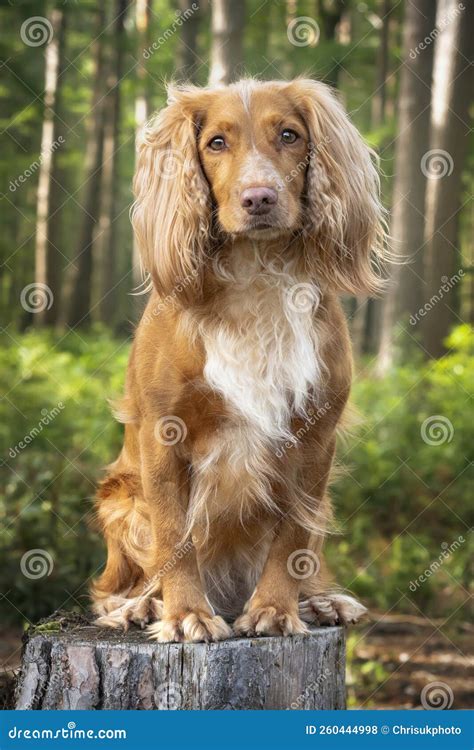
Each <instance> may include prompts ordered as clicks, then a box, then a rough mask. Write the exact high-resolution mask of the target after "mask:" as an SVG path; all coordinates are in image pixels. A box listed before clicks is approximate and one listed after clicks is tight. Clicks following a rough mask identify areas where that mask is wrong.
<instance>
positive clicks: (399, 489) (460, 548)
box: [327, 325, 474, 615]
mask: <svg viewBox="0 0 474 750" xmlns="http://www.w3.org/2000/svg"><path fill="white" fill-rule="evenodd" d="M447 345H448V346H449V347H450V353H449V354H448V355H447V356H445V357H444V358H443V359H441V360H438V361H433V362H428V363H420V364H419V365H416V364H415V365H414V364H413V363H410V364H405V365H402V366H400V367H397V368H396V369H394V370H393V371H392V372H391V373H389V375H388V376H387V377H386V378H384V379H383V380H379V379H375V378H373V377H370V376H369V377H367V376H364V377H362V376H359V377H356V382H355V385H354V389H353V402H354V403H355V404H356V406H357V408H358V409H359V410H360V412H361V422H362V424H363V427H362V428H361V429H360V430H359V431H358V433H357V435H356V436H354V437H353V438H352V440H351V441H350V443H349V444H348V445H343V446H342V449H341V451H340V458H341V461H342V463H343V464H345V465H349V467H350V468H349V471H348V473H347V475H346V476H345V477H344V478H343V479H342V480H341V481H339V482H338V483H337V485H336V487H335V489H334V495H335V501H336V508H337V513H338V517H339V520H340V522H341V525H342V527H343V531H344V536H343V537H338V538H336V539H333V540H332V541H331V540H329V541H328V545H327V549H328V553H329V555H330V558H331V563H332V567H333V568H334V570H335V571H336V575H337V579H338V582H339V583H341V584H343V585H345V586H347V587H349V588H350V589H352V590H353V591H354V592H355V593H356V594H359V595H360V596H361V597H362V598H364V599H366V600H367V601H368V602H369V603H371V604H372V605H373V606H376V607H378V608H381V609H384V610H386V609H389V608H391V607H394V608H395V607H396V609H397V610H398V611H400V610H404V611H412V612H415V613H416V612H417V610H419V612H423V613H430V612H431V613H432V614H433V613H434V612H436V613H437V614H438V615H439V614H442V613H445V614H448V613H451V612H453V611H454V610H455V609H456V607H458V606H461V605H464V603H465V600H466V598H467V593H466V592H467V589H468V586H469V580H470V573H469V560H470V555H469V543H468V534H469V525H470V523H471V522H472V517H471V519H470V513H471V507H472V501H471V498H472V460H473V458H474V455H473V453H474V423H473V420H472V374H473V368H474V333H473V332H472V330H471V329H470V328H469V326H467V325H465V326H460V327H459V328H457V329H456V330H455V331H453V333H452V335H451V336H450V337H449V339H448V341H447ZM460 538H462V539H464V540H465V541H460V542H459V541H458V542H457V543H456V540H458V539H460ZM453 544H454V545H455V549H453V550H452V551H450V550H451V545H453ZM471 555H472V550H471ZM436 562H438V563H440V564H439V567H438V566H437V565H435V568H436V570H435V571H434V572H433V571H430V572H429V574H428V575H425V576H424V577H425V578H426V580H418V577H419V576H420V575H424V572H425V570H427V569H429V568H430V565H431V564H432V563H436ZM410 584H411V587H410Z"/></svg>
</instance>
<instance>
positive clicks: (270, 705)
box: [16, 613, 345, 710]
mask: <svg viewBox="0 0 474 750" xmlns="http://www.w3.org/2000/svg"><path fill="white" fill-rule="evenodd" d="M344 671H345V639H344V631H343V629H342V628H340V627H326V628H316V629H313V630H312V631H311V633H310V634H309V635H306V636H302V635H299V636H293V637H288V638H279V637H265V638H234V639H230V640H227V641H221V642H219V643H209V644H207V643H184V644H182V643H164V644H163V643H157V642H156V641H150V640H148V638H147V637H146V635H145V633H143V632H142V631H140V630H138V629H131V630H130V631H129V632H128V633H123V632H120V631H112V630H104V629H101V628H98V627H96V626H94V625H92V624H91V623H90V621H89V620H88V619H87V618H84V617H82V616H75V615H71V614H64V613H56V614H55V615H53V616H51V617H50V618H48V619H47V620H45V621H43V622H41V623H40V624H39V625H38V626H35V627H32V628H30V629H29V631H28V632H27V634H26V636H25V644H24V650H23V656H22V665H21V672H20V676H19V680H18V685H17V691H16V708H17V709H42V710H46V709H158V710H162V709H207V710H209V709H343V708H345V684H344Z"/></svg>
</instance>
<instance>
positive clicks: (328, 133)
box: [132, 80, 384, 302]
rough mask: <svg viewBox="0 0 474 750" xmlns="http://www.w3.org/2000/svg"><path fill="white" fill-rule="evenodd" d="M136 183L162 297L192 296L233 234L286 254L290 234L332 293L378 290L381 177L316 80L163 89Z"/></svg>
mask: <svg viewBox="0 0 474 750" xmlns="http://www.w3.org/2000/svg"><path fill="white" fill-rule="evenodd" d="M134 190H135V195H136V201H135V204H134V208H133V213H132V222H133V226H134V229H135V234H136V238H137V241H138V246H139V248H140V251H141V256H142V261H143V265H144V267H145V269H146V270H147V271H148V272H149V273H150V275H151V277H152V279H153V282H154V285H155V287H156V289H157V290H158V291H159V293H160V294H161V295H162V296H163V295H164V296H167V295H169V294H173V295H174V296H176V290H177V289H178V291H179V294H180V298H181V299H183V301H184V300H187V301H188V302H192V301H193V300H195V299H196V296H198V295H199V294H200V293H201V290H202V286H203V285H202V281H203V277H204V273H205V271H206V269H208V273H212V269H210V262H209V261H210V257H211V256H212V255H213V253H215V252H218V250H219V246H222V245H223V244H226V243H227V244H228V243H229V242H233V241H234V240H235V238H239V237H240V238H242V237H243V238H245V237H248V238H250V239H251V240H252V241H255V240H257V241H261V242H264V243H265V242H267V241H271V242H272V243H274V244H275V243H277V244H278V241H279V239H280V238H281V252H295V251H296V250H295V243H294V242H292V241H290V240H293V239H296V240H297V244H298V252H299V253H300V254H301V256H302V263H303V265H304V268H305V269H306V271H307V273H309V274H310V276H314V279H315V281H316V282H317V283H319V284H321V285H323V286H327V287H331V288H333V289H334V290H336V291H346V292H349V293H350V294H360V293H364V292H374V291H378V289H379V288H380V279H379V277H378V276H377V275H375V274H374V270H373V267H372V261H373V258H374V255H375V256H377V255H378V254H380V252H381V248H382V245H383V239H384V229H383V220H382V219H383V210H382V207H381V205H380V202H379V180H378V175H377V172H376V169H375V167H374V165H373V163H372V160H371V152H370V149H368V147H367V146H366V145H365V143H364V141H363V140H362V138H361V137H360V135H359V133H358V132H357V130H356V129H355V127H354V126H353V125H352V123H351V122H350V120H349V118H348V117H347V115H346V113H345V112H344V109H343V107H342V105H341V104H340V102H339V101H338V100H337V98H336V97H335V96H334V94H333V93H332V92H331V90H330V89H329V88H328V87H327V86H325V85H324V84H322V83H318V82H316V81H310V80H307V81H304V80H297V81H293V82H291V83H285V82H283V81H274V82H258V81H241V82H239V83H236V84H232V85H231V86H228V87H225V88H219V89H199V88H197V87H186V88H180V89H170V91H169V104H168V106H167V107H165V108H164V109H163V110H161V112H160V113H159V114H158V115H157V116H156V117H155V118H153V119H152V120H151V122H150V123H149V124H148V125H147V127H146V128H145V130H144V132H143V134H142V137H141V142H140V145H139V150H138V160H137V170H136V173H135V180H134ZM188 282H189V283H188Z"/></svg>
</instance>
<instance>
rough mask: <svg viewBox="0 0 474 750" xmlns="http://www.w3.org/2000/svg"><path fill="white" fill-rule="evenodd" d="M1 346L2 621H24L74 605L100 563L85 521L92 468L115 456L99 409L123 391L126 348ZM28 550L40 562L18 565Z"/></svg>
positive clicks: (113, 427) (106, 342)
mask: <svg viewBox="0 0 474 750" xmlns="http://www.w3.org/2000/svg"><path fill="white" fill-rule="evenodd" d="M1 344H2V345H1V348H0V388H1V391H2V393H4V394H6V396H5V398H3V399H2V400H1V401H0V437H1V445H2V457H3V458H4V459H5V465H4V467H3V470H4V472H5V476H4V478H3V481H2V485H3V488H4V492H3V493H2V498H1V501H0V515H1V526H0V528H1V530H0V549H1V559H2V564H1V565H0V592H1V593H2V594H3V598H1V597H0V607H1V608H2V613H1V615H2V616H1V620H2V621H4V620H9V619H11V620H18V619H20V618H21V619H22V620H24V621H27V620H28V619H29V620H35V619H37V618H38V617H41V616H44V615H47V614H49V613H51V611H52V610H53V609H54V608H56V607H60V606H62V605H65V606H66V607H71V606H75V605H76V604H77V602H83V601H84V600H85V598H84V597H85V594H86V593H87V585H88V579H89V577H90V576H91V575H92V574H94V572H95V571H96V570H97V568H98V567H99V566H100V564H101V562H103V552H102V550H101V545H100V542H99V540H98V538H97V535H96V534H95V533H94V532H93V531H92V530H91V529H90V527H89V524H88V521H89V519H90V512H91V508H92V498H93V496H94V490H95V484H96V482H97V479H98V477H99V476H100V470H101V467H103V466H105V465H106V464H107V463H109V462H110V461H111V460H113V458H114V457H115V455H116V454H117V451H118V450H119V447H120V439H121V430H122V428H121V427H120V425H118V424H117V423H116V422H115V421H114V419H113V418H112V416H111V413H110V409H109V406H108V403H107V399H109V398H113V397H116V396H117V395H119V394H120V392H121V390H122V384H123V379H124V374H125V368H126V362H127V356H128V344H127V342H123V341H117V340H115V339H112V338H111V337H110V335H108V334H106V333H105V332H104V331H102V330H100V329H98V330H94V331H93V332H91V333H89V334H88V335H87V336H84V335H83V334H82V333H81V335H80V336H79V335H78V334H75V333H69V334H67V335H66V336H64V337H58V336H53V335H52V334H48V333H37V332H31V333H27V334H25V335H22V336H21V337H20V336H18V337H17V339H16V341H13V340H12V339H10V338H5V337H4V338H3V340H2V342H1ZM33 549H39V550H44V551H45V552H41V553H39V558H38V559H37V561H36V562H35V558H34V556H33V557H31V558H28V557H27V558H23V555H24V554H25V553H27V552H28V551H30V550H33ZM45 553H46V555H45ZM47 555H50V556H51V561H52V563H50V562H49V559H48V557H47ZM22 558H23V565H24V566H26V570H27V572H28V574H29V575H31V574H32V575H33V576H34V574H35V571H36V572H38V570H39V568H37V567H35V566H41V565H42V564H45V565H46V566H47V567H48V569H49V568H50V567H51V564H52V570H51V574H50V575H49V576H44V577H41V578H34V577H33V578H30V577H28V576H25V575H23V574H22V572H21V561H22ZM28 560H29V561H28ZM45 560H46V562H44V561H45Z"/></svg>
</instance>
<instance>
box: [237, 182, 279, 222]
mask: <svg viewBox="0 0 474 750" xmlns="http://www.w3.org/2000/svg"><path fill="white" fill-rule="evenodd" d="M277 201H278V194H277V191H276V190H274V189H273V188H268V187H251V188H246V189H245V190H242V192H241V194H240V205H241V206H242V208H245V210H246V211H247V213H248V214H250V216H262V214H268V213H269V212H270V211H271V210H272V206H274V205H275V203H276V202H277Z"/></svg>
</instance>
